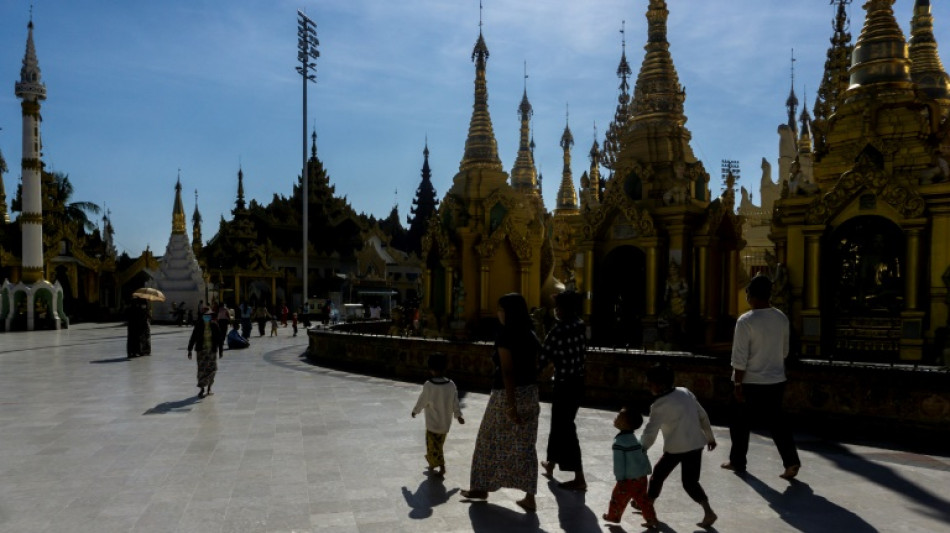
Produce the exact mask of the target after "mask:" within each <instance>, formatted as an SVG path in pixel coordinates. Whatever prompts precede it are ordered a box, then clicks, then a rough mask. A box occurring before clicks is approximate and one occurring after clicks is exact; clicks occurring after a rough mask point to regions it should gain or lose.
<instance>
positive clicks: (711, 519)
mask: <svg viewBox="0 0 950 533" xmlns="http://www.w3.org/2000/svg"><path fill="white" fill-rule="evenodd" d="M717 518H719V517H718V516H716V514H715V513H714V514H713V515H712V516H707V517H705V518H704V519H703V521H702V522H697V523H696V525H697V526H699V527H702V528H710V527H712V525H713V524H715V523H716V519H717Z"/></svg>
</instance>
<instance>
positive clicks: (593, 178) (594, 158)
mask: <svg viewBox="0 0 950 533" xmlns="http://www.w3.org/2000/svg"><path fill="white" fill-rule="evenodd" d="M588 156H589V157H590V172H589V173H588V174H587V179H588V180H589V181H590V194H591V196H592V200H594V201H597V202H599V201H600V160H601V151H600V145H599V144H597V124H594V144H592V145H591V147H590V152H588Z"/></svg>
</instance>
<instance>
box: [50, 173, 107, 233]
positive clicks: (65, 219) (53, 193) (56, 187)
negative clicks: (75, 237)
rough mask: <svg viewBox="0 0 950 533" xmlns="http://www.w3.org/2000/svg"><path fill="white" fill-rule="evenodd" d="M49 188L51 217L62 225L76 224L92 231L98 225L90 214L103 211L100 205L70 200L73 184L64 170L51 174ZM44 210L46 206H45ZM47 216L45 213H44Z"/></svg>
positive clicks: (89, 231) (88, 231) (87, 230)
mask: <svg viewBox="0 0 950 533" xmlns="http://www.w3.org/2000/svg"><path fill="white" fill-rule="evenodd" d="M48 183H49V188H48V189H47V196H48V198H49V204H50V218H51V219H52V221H53V222H54V224H55V223H56V222H58V223H59V224H61V225H62V227H64V228H65V227H69V226H71V225H72V224H74V223H75V224H76V226H78V227H79V228H81V229H83V230H85V231H86V232H87V233H91V232H92V231H93V230H95V229H96V225H95V224H93V222H92V220H90V219H89V214H90V213H91V214H93V215H98V214H99V213H100V211H101V209H100V208H99V206H98V205H96V204H94V203H92V202H70V201H69V200H70V199H71V198H72V196H73V184H72V183H70V181H69V176H68V175H66V174H63V173H62V172H53V173H51V174H49V182H48ZM43 209H44V211H45V210H46V206H45V205H44V206H43ZM44 216H45V213H44Z"/></svg>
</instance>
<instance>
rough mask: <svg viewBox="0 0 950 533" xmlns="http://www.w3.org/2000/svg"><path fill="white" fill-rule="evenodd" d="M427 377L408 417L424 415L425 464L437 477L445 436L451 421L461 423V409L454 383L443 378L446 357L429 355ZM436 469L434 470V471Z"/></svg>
mask: <svg viewBox="0 0 950 533" xmlns="http://www.w3.org/2000/svg"><path fill="white" fill-rule="evenodd" d="M428 364H429V374H430V375H431V376H432V377H431V378H429V380H428V381H426V382H425V384H424V385H423V386H422V393H421V394H420V395H419V399H418V400H417V401H416V406H415V407H413V408H412V417H413V418H415V417H416V415H417V414H419V413H421V412H422V411H425V412H426V461H427V462H428V463H429V472H430V473H432V474H435V475H437V476H444V475H445V453H444V452H443V446H444V444H445V436H446V435H447V434H448V433H449V428H451V427H452V418H453V417H454V418H456V419H458V421H459V424H464V423H465V419H464V418H462V409H461V408H460V407H459V394H458V389H457V388H456V387H455V383H454V382H453V381H452V380H451V379H449V378H447V377H445V369H446V367H447V366H448V358H447V357H446V356H445V354H443V353H434V354H432V355H430V356H429V361H428ZM436 469H438V470H436Z"/></svg>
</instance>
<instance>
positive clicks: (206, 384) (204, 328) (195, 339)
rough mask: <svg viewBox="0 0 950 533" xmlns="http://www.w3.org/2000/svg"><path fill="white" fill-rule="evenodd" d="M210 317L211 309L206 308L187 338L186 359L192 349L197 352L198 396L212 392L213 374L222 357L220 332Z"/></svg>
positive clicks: (201, 396)
mask: <svg viewBox="0 0 950 533" xmlns="http://www.w3.org/2000/svg"><path fill="white" fill-rule="evenodd" d="M211 318H212V316H211V310H210V309H206V310H205V312H204V314H202V315H201V320H199V321H198V322H196V323H195V329H194V330H192V332H191V338H190V339H189V340H188V359H191V351H192V350H193V349H195V350H197V352H198V388H199V389H200V390H199V392H198V397H199V398H204V397H205V396H210V395H212V394H214V393H213V392H211V386H212V385H214V376H215V374H216V373H217V372H218V359H219V358H221V357H222V352H221V351H220V346H221V342H222V339H221V333H220V332H219V331H218V324H216V323H215V322H214V321H213V320H211ZM205 389H207V393H205Z"/></svg>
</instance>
